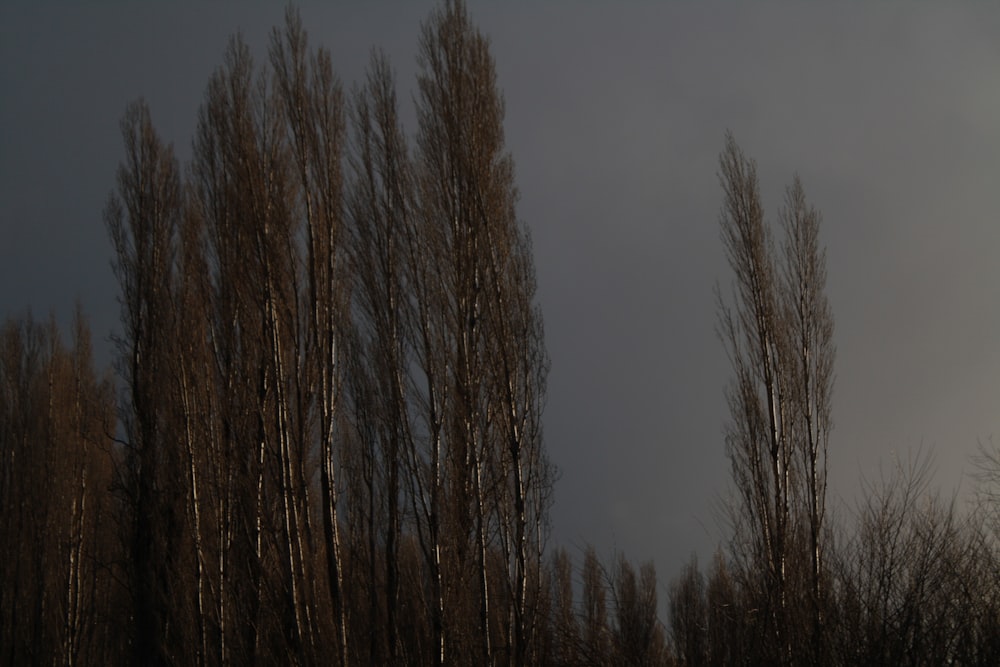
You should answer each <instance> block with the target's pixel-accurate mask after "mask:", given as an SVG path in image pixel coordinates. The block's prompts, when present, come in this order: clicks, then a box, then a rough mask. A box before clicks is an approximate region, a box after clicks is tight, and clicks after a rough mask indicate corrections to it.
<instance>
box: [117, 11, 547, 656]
mask: <svg viewBox="0 0 1000 667" xmlns="http://www.w3.org/2000/svg"><path fill="white" fill-rule="evenodd" d="M419 63H420V73H419V76H418V86H419V95H418V99H417V116H418V127H417V132H416V137H415V144H414V145H413V146H412V147H411V146H410V144H409V141H408V139H407V137H406V135H405V134H404V133H403V130H402V127H401V124H400V121H399V109H398V105H397V101H396V97H395V84H394V82H393V79H392V73H391V68H390V66H389V63H388V62H387V61H386V59H385V58H384V57H383V56H381V55H378V54H376V55H374V56H373V58H372V62H371V66H370V69H369V73H368V77H367V79H366V81H365V82H364V84H363V85H362V86H360V87H359V88H357V89H356V90H355V91H354V92H353V93H352V94H351V95H345V94H344V93H343V92H342V89H341V86H340V84H339V82H338V81H337V79H336V77H335V75H334V72H333V67H332V64H331V62H330V58H329V55H328V54H327V53H326V52H325V51H323V50H314V49H312V48H311V47H310V46H309V45H308V43H307V39H306V33H305V31H304V29H303V27H302V25H301V22H300V20H299V18H298V16H297V14H296V13H295V12H294V11H290V12H289V14H288V17H287V21H286V25H285V27H284V29H283V30H281V31H278V30H276V31H275V32H274V34H273V36H272V40H271V46H270V49H269V63H268V65H267V66H264V67H259V66H257V65H256V64H255V63H254V62H253V59H252V57H251V55H250V50H249V48H248V46H247V45H246V44H245V43H243V42H242V41H241V40H240V39H239V38H236V39H234V40H233V41H232V42H231V44H230V46H229V49H228V51H227V54H226V60H225V64H224V65H223V67H222V68H221V69H220V70H218V71H217V72H216V73H215V74H214V75H213V77H212V78H211V80H210V81H209V84H208V87H207V91H206V94H205V102H204V104H203V106H202V108H201V111H200V115H199V123H198V130H197V136H196V138H195V141H194V146H193V158H192V160H191V163H190V164H189V165H188V166H187V168H186V171H185V174H184V175H183V176H182V174H181V169H180V168H179V166H178V165H177V163H176V160H175V158H174V157H173V155H172V152H171V150H170V148H169V147H168V146H166V145H165V144H164V143H163V142H162V141H161V140H160V139H159V137H158V136H157V134H156V132H155V130H154V128H153V126H152V123H151V121H150V116H149V112H148V110H147V109H146V107H145V106H144V105H143V104H142V103H137V104H135V105H133V106H132V107H130V109H129V111H128V113H127V114H126V116H125V119H124V121H123V133H124V138H125V145H126V160H125V162H124V163H123V165H122V168H121V170H120V173H119V179H118V181H119V183H118V190H117V193H116V194H115V195H114V196H112V198H111V200H110V202H109V204H108V207H107V212H106V219H107V224H108V228H109V230H110V233H111V237H112V240H113V243H114V247H115V250H116V261H115V270H116V274H117V276H118V279H119V282H120V284H121V288H122V321H123V326H124V333H123V335H122V337H121V339H120V341H119V351H120V361H121V369H120V370H121V372H122V377H123V378H124V380H125V383H126V386H127V388H128V393H127V396H126V397H125V404H124V405H123V414H124V415H125V424H124V426H125V429H124V433H125V437H124V438H123V443H122V445H123V448H124V449H123V455H124V473H123V474H124V478H125V481H124V482H123V487H124V488H125V489H126V494H127V497H126V506H127V510H126V513H127V514H128V516H129V517H130V524H129V526H128V530H129V531H130V534H129V538H128V540H126V545H125V546H126V548H127V555H126V556H127V558H126V560H127V562H128V563H129V566H130V571H129V572H128V576H127V577H126V581H127V582H128V590H129V594H130V599H131V615H132V618H133V622H134V628H133V632H134V635H133V637H132V640H131V642H130V644H131V646H132V649H133V656H132V657H133V659H134V661H135V662H137V663H142V664H157V663H161V662H170V661H180V662H185V663H188V662H190V663H194V662H213V663H214V662H219V663H228V662H236V663H248V662H251V661H253V660H259V659H264V660H267V661H269V662H271V661H273V662H287V661H293V662H310V663H315V662H319V661H320V660H325V659H329V658H330V657H331V656H336V658H337V662H339V664H347V663H348V662H357V661H360V662H374V663H381V662H389V663H397V662H414V663H429V662H433V663H435V664H443V663H454V662H456V661H458V662H466V663H468V662H481V663H483V664H491V663H493V662H494V661H497V660H499V661H503V662H510V663H515V664H520V663H523V662H525V661H526V660H528V658H529V656H531V655H533V653H534V651H535V650H536V648H535V644H536V643H537V640H536V631H537V625H538V624H537V618H538V614H539V611H538V605H539V598H540V590H541V586H542V578H541V559H542V556H543V547H544V537H545V531H546V529H547V526H546V522H545V517H546V511H547V508H548V505H549V497H550V490H551V484H552V473H551V468H550V465H549V462H548V460H547V457H546V455H545V452H544V450H543V448H542V440H541V421H540V417H541V407H542V404H543V401H544V392H545V376H546V372H547V368H548V362H547V358H546V353H545V348H544V343H543V339H542V329H541V317H540V314H539V312H538V310H537V306H536V305H535V303H534V291H535V283H534V274H533V265H532V258H531V249H530V245H529V243H528V239H527V234H526V232H525V230H524V229H523V228H522V227H521V226H520V224H519V223H518V221H517V219H516V215H515V208H514V204H515V199H516V191H515V187H514V180H513V168H512V163H511V160H510V157H509V155H508V154H507V152H506V149H505V148H504V138H503V122H502V121H503V102H502V99H501V96H500V93H499V90H498V88H497V86H496V75H495V69H494V65H493V61H492V58H491V56H490V54H489V50H488V45H487V42H486V39H485V38H484V37H483V36H482V35H481V34H480V33H479V32H478V31H477V30H476V29H475V28H474V27H473V26H472V25H471V23H470V22H469V20H468V17H467V15H466V13H465V9H464V7H463V6H462V5H461V4H459V3H454V2H453V3H448V4H446V5H445V6H444V7H443V8H441V9H440V10H439V11H437V12H435V13H434V14H433V15H432V17H431V18H430V20H429V21H428V22H427V23H426V25H425V26H424V28H423V32H422V35H421V42H420V56H419ZM179 584H180V585H179ZM375 628H379V629H380V631H378V632H376V631H374V629H375Z"/></svg>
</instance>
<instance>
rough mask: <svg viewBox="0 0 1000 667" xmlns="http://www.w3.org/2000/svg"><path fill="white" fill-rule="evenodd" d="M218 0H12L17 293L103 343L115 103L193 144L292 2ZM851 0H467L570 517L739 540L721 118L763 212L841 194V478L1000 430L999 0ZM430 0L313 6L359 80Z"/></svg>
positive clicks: (9, 58)
mask: <svg viewBox="0 0 1000 667" xmlns="http://www.w3.org/2000/svg"><path fill="white" fill-rule="evenodd" d="M81 4H82V3H81ZM206 4H207V3H197V4H194V3H192V4H190V5H185V4H183V3H176V4H175V3H170V4H169V5H168V4H167V3H160V4H157V5H155V6H149V5H152V3H141V4H140V3H132V4H127V5H126V4H124V3H103V4H101V6H100V7H99V8H81V7H78V6H77V5H76V4H69V3H67V4H65V5H63V4H59V3H45V2H38V3H17V2H15V3H3V5H2V6H0V317H6V316H9V315H18V314H21V313H22V312H23V310H24V308H25V307H28V306H30V307H31V308H32V309H33V311H34V312H35V314H36V315H37V316H45V315H46V314H47V313H48V312H49V311H50V310H52V311H53V312H54V313H55V314H56V316H57V318H58V319H59V320H60V321H61V322H64V323H65V322H68V320H69V317H70V314H71V312H72V309H73V304H74V302H75V301H76V300H77V299H79V300H80V301H81V303H82V304H83V306H84V308H85V310H86V312H87V313H88V314H89V315H90V317H91V324H92V326H93V329H94V335H95V340H96V341H97V344H98V346H99V349H98V354H99V358H101V359H105V360H106V359H108V354H109V353H108V346H107V343H106V342H104V338H105V337H106V335H107V334H108V333H109V332H110V331H111V330H112V329H113V328H114V327H115V326H116V320H117V305H116V302H115V294H116V288H115V285H114V281H113V277H112V275H111V271H110V268H109V259H110V254H111V251H110V247H109V244H108V241H107V239H106V234H105V229H104V226H103V222H102V217H101V212H102V208H103V205H104V202H105V200H106V198H107V195H108V193H109V192H110V191H111V189H112V188H113V187H114V172H115V168H116V165H117V163H118V161H119V159H120V158H121V154H122V149H121V140H120V135H119V130H118V120H119V118H120V117H121V115H122V113H123V111H124V109H125V105H126V104H127V103H128V102H129V101H130V100H133V99H135V98H136V97H138V96H140V95H141V96H145V97H146V99H147V100H148V101H149V103H150V105H151V108H152V113H153V118H154V122H155V123H156V125H157V127H158V128H159V130H160V132H161V134H162V135H163V136H164V137H165V138H166V139H168V140H171V141H173V142H174V143H175V145H176V147H177V150H178V152H179V154H180V156H181V157H182V158H186V156H187V155H188V153H189V146H190V142H191V137H192V132H193V130H194V125H195V120H196V114H197V109H198V105H199V103H200V101H201V95H202V92H203V90H204V87H205V84H206V83H207V80H208V76H209V74H210V73H211V71H212V70H213V69H215V68H216V67H217V66H218V65H219V64H220V63H221V62H222V54H223V51H224V49H225V45H226V41H227V38H228V36H229V35H231V34H232V33H234V32H235V31H237V30H242V31H243V33H244V36H245V37H246V39H247V40H248V42H249V43H250V44H251V45H252V46H253V47H254V48H255V49H256V51H257V53H259V54H260V55H261V57H263V54H264V49H266V45H267V39H268V32H269V30H270V28H271V26H273V25H277V24H280V23H281V21H282V20H283V9H282V7H281V6H279V5H278V4H270V3H239V4H237V3H212V4H211V5H210V6H208V7H207V8H206V6H204V5H206ZM536 4H537V5H540V6H536ZM837 4H838V5H839V6H836V7H834V6H832V5H834V3H824V4H823V5H822V6H820V3H804V2H803V3H776V4H774V3H772V4H763V3H743V4H740V5H738V6H737V5H736V3H725V4H723V3H697V4H696V3H687V2H684V3H674V4H669V3H663V4H661V3H633V4H627V3H598V2H586V3H528V2H518V3H494V4H486V3H483V2H474V3H472V4H471V5H470V12H471V14H472V17H473V19H474V20H475V21H476V22H477V23H478V25H479V26H480V28H481V29H482V30H483V31H484V32H486V33H487V34H489V35H490V37H491V39H492V43H493V54H494V57H495V58H496V61H497V66H498V72H499V78H500V85H501V87H502V88H503V89H504V91H505V97H506V101H507V124H506V130H507V141H508V146H509V148H510V150H511V152H512V154H513V157H514V160H515V164H516V168H517V180H518V185H519V188H520V192H521V201H520V205H519V215H520V217H521V218H522V219H523V220H524V221H525V222H527V223H528V225H529V226H530V227H531V229H532V232H533V236H534V242H535V263H536V266H537V271H538V280H539V292H540V298H541V305H542V308H543V311H544V315H545V325H546V333H547V343H548V348H549V352H550V355H551V357H552V371H551V375H550V379H549V400H548V408H547V411H546V417H545V428H546V441H547V445H548V449H549V452H550V455H551V457H552V459H553V460H554V462H555V463H556V464H557V465H558V466H559V468H560V470H561V472H562V476H561V479H560V480H559V482H558V485H557V487H556V505H555V508H554V511H553V515H552V519H553V523H554V538H555V539H556V541H557V542H559V543H562V544H565V545H567V546H570V547H571V548H572V547H576V546H582V545H584V544H585V543H587V542H591V543H593V544H594V545H595V546H596V547H597V549H598V551H599V553H601V554H602V555H604V556H608V555H610V554H611V553H612V552H613V551H615V550H619V551H624V552H625V554H626V555H627V556H628V557H629V558H631V559H634V560H639V561H642V560H647V559H655V560H656V562H657V566H658V570H659V572H660V576H661V579H662V580H664V581H666V580H668V579H669V578H670V577H671V576H673V575H674V574H676V573H677V572H678V570H679V566H680V564H681V563H682V562H683V561H684V560H686V559H687V558H688V557H689V556H690V554H691V553H692V552H697V553H698V554H699V557H700V558H701V559H702V561H703V562H704V561H706V560H707V559H708V557H709V556H710V555H711V552H712V551H713V549H714V547H715V545H716V544H717V543H718V542H719V541H720V539H722V538H723V535H724V532H723V530H722V529H721V528H720V527H719V525H718V521H717V519H716V510H715V508H716V506H717V503H718V499H719V498H720V497H722V496H724V495H725V494H726V489H727V488H728V483H729V482H728V479H729V475H728V470H729V469H728V463H727V462H726V459H725V457H724V455H723V444H722V426H723V421H724V419H725V418H726V411H725V402H724V399H723V387H724V385H725V383H726V381H727V378H728V368H727V366H726V360H725V354H724V351H723V348H722V346H721V344H720V343H719V342H718V340H717V338H716V336H715V333H714V325H715V310H714V301H713V292H712V290H713V286H714V284H715V283H716V281H719V282H720V283H721V284H722V285H723V287H724V288H725V287H726V286H727V285H728V283H729V277H728V273H727V270H726V267H725V265H724V260H723V251H722V246H721V243H720V240H719V232H718V211H719V207H720V204H721V196H720V188H719V185H718V181H717V178H716V175H715V172H716V162H717V157H718V153H719V151H720V150H721V149H722V146H723V137H724V133H725V131H726V129H727V128H728V129H731V130H732V131H733V132H734V133H735V136H736V139H737V141H738V142H739V143H740V145H741V146H742V147H743V149H744V150H745V151H746V152H747V153H748V154H749V155H750V156H752V157H753V158H755V159H756V160H757V162H758V169H759V173H760V175H761V179H762V186H763V190H764V198H765V203H766V205H767V206H768V211H769V214H770V215H771V216H772V217H773V216H774V213H775V211H776V206H777V204H778V203H779V202H780V201H781V198H782V197H783V193H784V187H785V186H786V185H787V184H788V183H789V182H790V181H791V178H792V176H793V174H794V173H796V172H797V173H798V174H799V175H800V176H801V178H802V179H803V183H804V185H805V189H806V194H807V196H808V197H809V199H810V200H811V201H812V203H814V204H815V205H816V206H817V207H818V208H819V209H820V210H821V211H822V214H823V219H824V222H823V228H822V234H823V238H824V240H825V242H826V244H827V246H828V259H827V263H828V274H829V282H828V293H829V296H830V299H831V301H832V305H833V310H834V315H835V318H836V333H835V341H836V344H837V347H838V357H837V366H836V372H837V381H836V390H835V397H834V418H835V421H836V427H835V431H834V434H833V438H832V441H831V444H830V492H831V496H832V498H833V500H834V502H835V503H840V502H843V503H845V504H846V505H847V506H850V504H851V503H852V502H853V499H854V497H855V494H856V492H857V489H858V479H859V477H860V476H861V475H862V474H864V475H867V476H869V477H872V476H877V474H878V470H879V464H880V462H882V464H883V465H885V466H887V467H889V466H891V464H892V461H893V457H894V456H903V457H905V456H907V454H908V452H911V451H914V450H916V449H917V448H918V447H920V446H921V444H923V446H924V448H925V449H926V448H930V447H933V449H934V452H935V455H936V460H937V464H938V470H939V474H938V478H937V479H938V482H939V483H940V484H941V486H942V488H943V489H944V490H946V491H947V492H949V493H950V492H951V490H953V489H954V488H956V487H957V486H958V484H959V482H960V481H961V474H962V472H963V470H964V471H968V470H969V468H970V466H969V464H968V457H969V455H971V454H972V453H974V452H975V449H976V446H977V442H978V441H980V440H982V441H985V440H988V439H989V438H990V437H991V436H994V435H995V434H996V437H997V438H1000V219H998V218H1000V214H998V211H1000V206H998V204H997V196H998V193H1000V187H998V185H1000V183H998V176H1000V123H998V119H1000V7H995V6H993V5H991V4H989V3H977V4H974V5H973V4H970V5H954V4H949V5H948V6H944V5H943V3H942V5H941V6H938V5H931V4H930V3H924V4H920V5H919V6H917V7H912V6H910V4H909V3H907V4H902V3H879V4H878V5H875V4H874V3H871V5H872V6H869V3H837ZM244 5H247V6H244ZM431 6H432V5H431V3H428V2H420V3H397V4H393V5H385V4H374V3H372V6H369V3H364V4H362V3H349V2H342V3H307V4H304V5H303V6H302V16H303V19H304V21H305V24H306V27H307V29H308V30H309V33H310V38H311V40H312V42H313V43H314V44H317V43H318V44H322V45H324V46H326V47H328V48H330V49H331V51H332V54H333V61H334V65H335V67H337V69H338V71H339V73H340V76H341V78H342V79H343V81H344V82H345V84H347V85H348V86H349V85H350V84H351V82H353V81H355V80H357V79H358V78H359V77H360V76H361V75H362V72H363V68H364V66H365V64H366V63H367V60H368V54H369V50H370V48H371V47H372V46H374V45H378V46H381V47H382V48H384V49H385V50H386V51H387V52H388V53H389V54H390V56H391V57H392V59H393V63H394V65H395V67H396V69H397V73H398V77H399V81H398V83H399V90H400V94H401V98H402V99H404V100H407V99H410V98H411V95H412V93H413V92H414V91H415V88H416V86H415V83H414V79H413V73H414V70H415V66H414V55H415V53H416V48H417V37H418V33H419V23H420V21H421V20H423V18H424V17H425V16H426V15H427V13H428V11H429V9H430V7H431ZM410 127H411V129H412V123H411V125H410ZM969 484H970V483H969V481H968V480H965V481H963V482H962V485H963V486H962V488H964V489H967V488H968V487H969ZM842 513H843V512H842Z"/></svg>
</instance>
